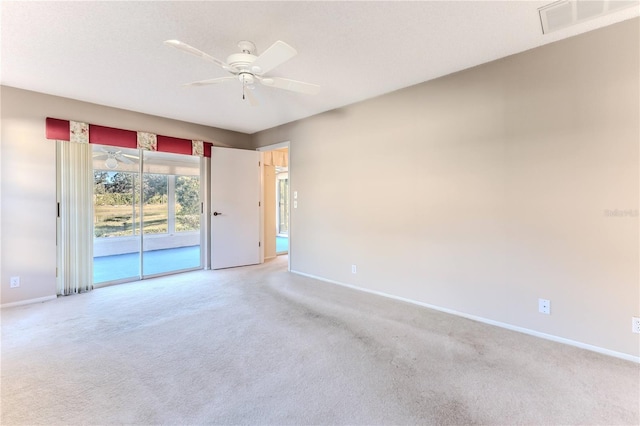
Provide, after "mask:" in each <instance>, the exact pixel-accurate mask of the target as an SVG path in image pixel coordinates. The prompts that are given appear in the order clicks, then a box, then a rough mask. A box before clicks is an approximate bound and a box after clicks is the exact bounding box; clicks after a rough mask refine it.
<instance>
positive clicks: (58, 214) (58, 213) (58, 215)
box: [56, 203, 60, 217]
mask: <svg viewBox="0 0 640 426" xmlns="http://www.w3.org/2000/svg"><path fill="white" fill-rule="evenodd" d="M56 214H57V217H60V203H58V212H57V213H56Z"/></svg>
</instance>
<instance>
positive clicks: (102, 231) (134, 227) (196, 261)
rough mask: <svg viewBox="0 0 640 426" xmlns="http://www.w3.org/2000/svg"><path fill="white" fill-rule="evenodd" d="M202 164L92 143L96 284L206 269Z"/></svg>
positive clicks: (168, 155)
mask: <svg viewBox="0 0 640 426" xmlns="http://www.w3.org/2000/svg"><path fill="white" fill-rule="evenodd" d="M200 162H201V161H200V158H199V157H191V156H184V155H176V154H169V153H162V152H154V151H140V150H137V149H126V148H117V147H112V146H102V145H93V170H94V239H93V241H94V244H93V250H94V258H93V271H94V273H93V281H94V284H95V285H98V286H99V285H105V284H111V283H117V282H125V281H134V280H139V279H142V278H144V277H150V276H157V275H162V274H167V273H174V272H182V271H187V270H193V269H201V268H202V255H201V251H202V250H201V241H202V230H201V223H202V217H201V216H202V203H201V185H200V176H201V165H200Z"/></svg>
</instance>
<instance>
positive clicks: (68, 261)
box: [56, 141, 93, 296]
mask: <svg viewBox="0 0 640 426" xmlns="http://www.w3.org/2000/svg"><path fill="white" fill-rule="evenodd" d="M56 143H57V149H58V188H59V190H58V202H59V203H60V204H59V206H60V218H59V228H58V295H65V296H66V295H69V294H74V293H82V292H86V291H90V290H92V289H93V165H92V154H91V146H90V145H89V144H88V143H77V142H66V141H57V142H56Z"/></svg>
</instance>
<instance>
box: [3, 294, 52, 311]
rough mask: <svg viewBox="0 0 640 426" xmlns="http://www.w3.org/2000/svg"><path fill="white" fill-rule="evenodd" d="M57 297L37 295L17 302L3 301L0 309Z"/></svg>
mask: <svg viewBox="0 0 640 426" xmlns="http://www.w3.org/2000/svg"><path fill="white" fill-rule="evenodd" d="M57 298H58V296H45V297H37V298H35V299H27V300H21V301H19V302H11V303H5V304H3V305H0V309H4V308H12V307H14V306H23V305H31V304H34V303H43V302H48V301H49V300H54V299H57Z"/></svg>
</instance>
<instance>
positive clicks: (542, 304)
mask: <svg viewBox="0 0 640 426" xmlns="http://www.w3.org/2000/svg"><path fill="white" fill-rule="evenodd" d="M538 312H540V313H541V314H546V315H549V314H551V301H550V300H547V299H538Z"/></svg>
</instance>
